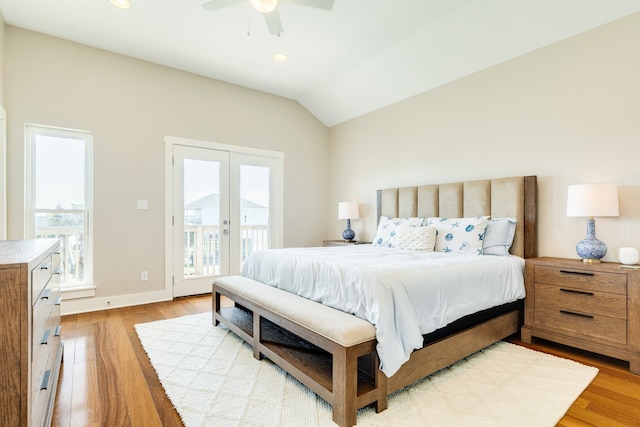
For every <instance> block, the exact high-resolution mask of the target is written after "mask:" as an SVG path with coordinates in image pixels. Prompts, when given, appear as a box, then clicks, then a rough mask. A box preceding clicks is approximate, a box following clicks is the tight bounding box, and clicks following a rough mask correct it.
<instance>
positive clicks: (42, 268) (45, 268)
mask: <svg viewBox="0 0 640 427" xmlns="http://www.w3.org/2000/svg"><path fill="white" fill-rule="evenodd" d="M49 267H51V262H48V263H46V264H43V265H41V266H40V270H48V269H49Z"/></svg>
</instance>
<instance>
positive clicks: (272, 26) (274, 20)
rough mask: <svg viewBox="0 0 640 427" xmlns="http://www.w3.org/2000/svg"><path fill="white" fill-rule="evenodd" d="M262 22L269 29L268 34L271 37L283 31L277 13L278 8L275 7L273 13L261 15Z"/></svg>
mask: <svg viewBox="0 0 640 427" xmlns="http://www.w3.org/2000/svg"><path fill="white" fill-rule="evenodd" d="M263 15H264V20H265V22H266V23H267V27H268V28H269V33H271V34H272V35H275V34H280V33H281V32H282V31H283V28H282V21H281V20H280V14H279V13H278V8H277V7H276V8H275V9H274V10H273V12H269V13H263Z"/></svg>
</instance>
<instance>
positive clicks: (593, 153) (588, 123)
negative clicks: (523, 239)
mask: <svg viewBox="0 0 640 427" xmlns="http://www.w3.org/2000/svg"><path fill="white" fill-rule="evenodd" d="M638 40H640V14H635V15H632V16H630V17H627V18H625V19H622V20H619V21H617V22H614V23H611V24H609V25H606V26H604V27H601V28H598V29H595V30H592V31H590V32H587V33H584V34H582V35H579V36H577V37H574V38H571V39H568V40H565V41H562V42H559V43H556V44H554V45H552V46H550V47H547V48H544V49H541V50H539V51H536V52H533V53H530V54H528V55H524V56H521V57H519V58H517V59H514V60H511V61H509V62H506V63H504V64H501V65H498V66H495V67H492V68H489V69H487V70H484V71H482V72H479V73H477V74H474V75H472V76H469V77H466V78H463V79H460V80H458V81H456V82H453V83H451V84H448V85H446V86H443V87H440V88H438V89H436V90H432V91H430V92H427V93H424V94H422V95H419V96H416V97H414V98H411V99H409V100H406V101H404V102H399V103H397V104H394V105H391V106H389V107H387V108H384V109H381V110H379V111H376V112H373V113H370V114H367V115H365V116H362V117H360V118H357V119H354V120H351V121H349V122H346V123H344V124H342V125H338V126H336V127H334V128H332V129H331V133H330V141H331V149H330V153H331V160H330V164H331V171H330V174H329V176H330V177H331V181H330V182H331V190H330V197H329V207H330V209H328V212H327V215H328V216H327V219H328V221H329V224H330V227H329V236H331V237H334V238H336V237H337V236H340V233H341V231H342V230H343V229H344V225H345V224H344V221H338V220H337V219H336V217H337V215H336V211H337V208H335V209H334V208H333V207H334V206H337V203H338V201H340V200H353V201H358V202H360V203H361V204H362V205H361V209H362V211H363V212H362V214H363V215H364V218H362V219H360V220H357V221H353V222H352V228H353V229H354V230H355V231H356V233H357V236H356V237H357V238H358V239H362V240H367V239H369V240H370V239H372V238H373V237H374V235H375V225H376V224H375V191H376V189H379V188H385V187H392V186H403V185H416V184H423V183H434V182H449V181H459V180H471V179H482V178H490V177H501V176H511V175H537V176H538V178H539V180H538V183H539V205H538V206H539V211H538V213H539V225H540V228H539V241H538V242H539V245H538V251H539V254H541V255H550V256H564V257H572V258H576V257H577V255H576V254H575V244H576V243H577V242H578V241H579V240H581V239H582V238H584V237H585V236H586V220H585V219H583V218H567V217H566V216H565V212H566V191H567V185H569V184H577V183H591V182H603V183H617V184H618V185H619V186H620V187H619V196H620V217H619V218H601V219H597V220H596V228H597V236H598V237H599V238H600V239H601V240H603V241H604V242H605V243H606V244H607V245H608V247H609V253H608V254H607V256H606V258H605V259H606V260H616V259H617V250H618V248H619V247H621V246H635V247H640V77H639V76H640V49H638Z"/></svg>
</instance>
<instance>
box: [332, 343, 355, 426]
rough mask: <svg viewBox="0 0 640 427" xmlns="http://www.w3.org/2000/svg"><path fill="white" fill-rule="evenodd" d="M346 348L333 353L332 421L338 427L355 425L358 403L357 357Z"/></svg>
mask: <svg viewBox="0 0 640 427" xmlns="http://www.w3.org/2000/svg"><path fill="white" fill-rule="evenodd" d="M350 353H351V352H349V349H348V348H344V347H342V348H339V349H337V350H336V351H335V352H334V353H333V393H332V394H333V402H332V405H333V422H335V423H336V424H338V425H339V426H340V427H351V426H354V425H356V411H357V409H358V408H357V404H358V358H357V356H354V355H353V354H350Z"/></svg>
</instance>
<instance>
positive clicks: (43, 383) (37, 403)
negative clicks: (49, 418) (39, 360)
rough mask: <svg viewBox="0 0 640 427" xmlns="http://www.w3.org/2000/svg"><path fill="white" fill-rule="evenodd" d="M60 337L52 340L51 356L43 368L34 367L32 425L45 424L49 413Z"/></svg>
mask: <svg viewBox="0 0 640 427" xmlns="http://www.w3.org/2000/svg"><path fill="white" fill-rule="evenodd" d="M59 343H60V338H59V337H57V338H55V339H54V340H53V342H51V343H50V344H52V345H51V346H50V348H51V349H52V351H50V352H49V357H48V358H47V360H46V363H44V364H43V365H42V367H41V368H38V369H36V368H35V365H34V368H33V386H32V387H33V388H32V392H33V402H32V403H33V404H32V407H31V417H32V425H34V426H41V425H43V424H44V420H45V417H46V415H47V407H48V406H49V405H50V404H51V403H52V402H51V398H52V393H53V390H54V389H55V388H56V383H55V382H56V380H57V377H56V371H57V370H56V364H57V362H58V361H57V357H58V352H57V349H58V346H59Z"/></svg>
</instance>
